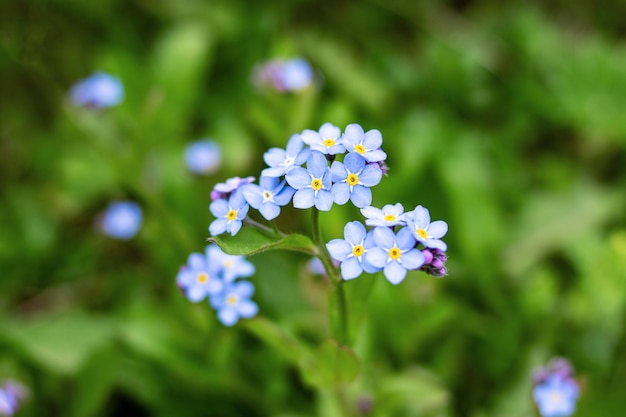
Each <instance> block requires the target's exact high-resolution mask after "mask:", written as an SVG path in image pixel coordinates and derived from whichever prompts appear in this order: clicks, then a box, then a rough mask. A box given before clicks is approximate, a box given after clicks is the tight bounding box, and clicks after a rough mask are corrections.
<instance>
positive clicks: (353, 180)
mask: <svg viewBox="0 0 626 417" xmlns="http://www.w3.org/2000/svg"><path fill="white" fill-rule="evenodd" d="M346 181H347V182H348V184H350V185H352V186H354V185H357V184H358V183H359V176H358V175H356V174H348V178H346Z"/></svg>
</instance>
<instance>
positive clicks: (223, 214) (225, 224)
mask: <svg viewBox="0 0 626 417" xmlns="http://www.w3.org/2000/svg"><path fill="white" fill-rule="evenodd" d="M248 208H249V206H248V203H247V202H246V199H245V198H244V196H243V194H242V192H241V190H237V191H235V192H233V193H232V195H231V196H230V198H229V199H228V200H225V199H219V200H215V201H213V202H212V203H211V206H210V207H209V209H210V210H211V213H212V214H213V215H214V216H215V217H216V219H215V220H214V221H213V223H211V225H210V226H209V232H211V235H213V236H216V235H219V234H222V233H224V232H228V233H230V234H231V235H232V236H235V235H236V234H237V232H238V231H239V229H241V225H242V221H243V219H245V218H246V215H247V214H248Z"/></svg>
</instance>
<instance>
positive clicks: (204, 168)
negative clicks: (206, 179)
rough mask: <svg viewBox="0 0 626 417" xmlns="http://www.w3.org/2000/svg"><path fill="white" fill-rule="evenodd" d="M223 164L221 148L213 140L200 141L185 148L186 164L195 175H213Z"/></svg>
mask: <svg viewBox="0 0 626 417" xmlns="http://www.w3.org/2000/svg"><path fill="white" fill-rule="evenodd" d="M221 162H222V154H221V151H220V147H219V145H218V144H217V143H215V142H213V141H211V140H198V141H195V142H192V143H190V144H189V145H187V148H185V163H186V164H187V168H188V169H189V170H190V171H191V172H193V173H195V174H205V175H206V174H211V173H213V172H215V171H217V169H218V168H219V167H220V164H221Z"/></svg>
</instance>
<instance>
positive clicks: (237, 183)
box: [211, 177, 255, 200]
mask: <svg viewBox="0 0 626 417" xmlns="http://www.w3.org/2000/svg"><path fill="white" fill-rule="evenodd" d="M254 179H255V178H254V177H246V178H239V177H232V178H229V179H227V180H226V181H225V182H218V183H217V184H215V186H214V187H213V190H212V191H211V200H220V199H228V198H229V197H230V196H231V194H233V192H235V191H236V190H237V189H239V187H243V186H244V185H246V184H250V183H251V182H252V181H254Z"/></svg>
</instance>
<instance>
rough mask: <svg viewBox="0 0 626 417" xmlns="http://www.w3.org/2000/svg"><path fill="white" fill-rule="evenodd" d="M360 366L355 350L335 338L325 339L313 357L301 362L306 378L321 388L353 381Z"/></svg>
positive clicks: (303, 374)
mask: <svg viewBox="0 0 626 417" xmlns="http://www.w3.org/2000/svg"><path fill="white" fill-rule="evenodd" d="M359 368H360V362H359V359H358V358H357V356H356V354H355V353H354V351H353V350H352V349H350V348H349V347H348V346H341V345H339V344H338V343H337V341H335V340H333V339H328V340H326V341H324V342H323V343H322V344H321V345H320V346H319V348H318V349H317V351H315V352H314V354H313V357H312V358H310V359H309V360H305V361H304V362H303V363H302V364H301V370H302V376H303V377H304V380H305V381H307V382H308V383H309V384H311V385H312V386H317V387H320V388H322V387H328V386H329V385H337V384H345V383H348V382H352V381H353V380H354V379H355V378H356V377H357V375H358V374H359Z"/></svg>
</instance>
